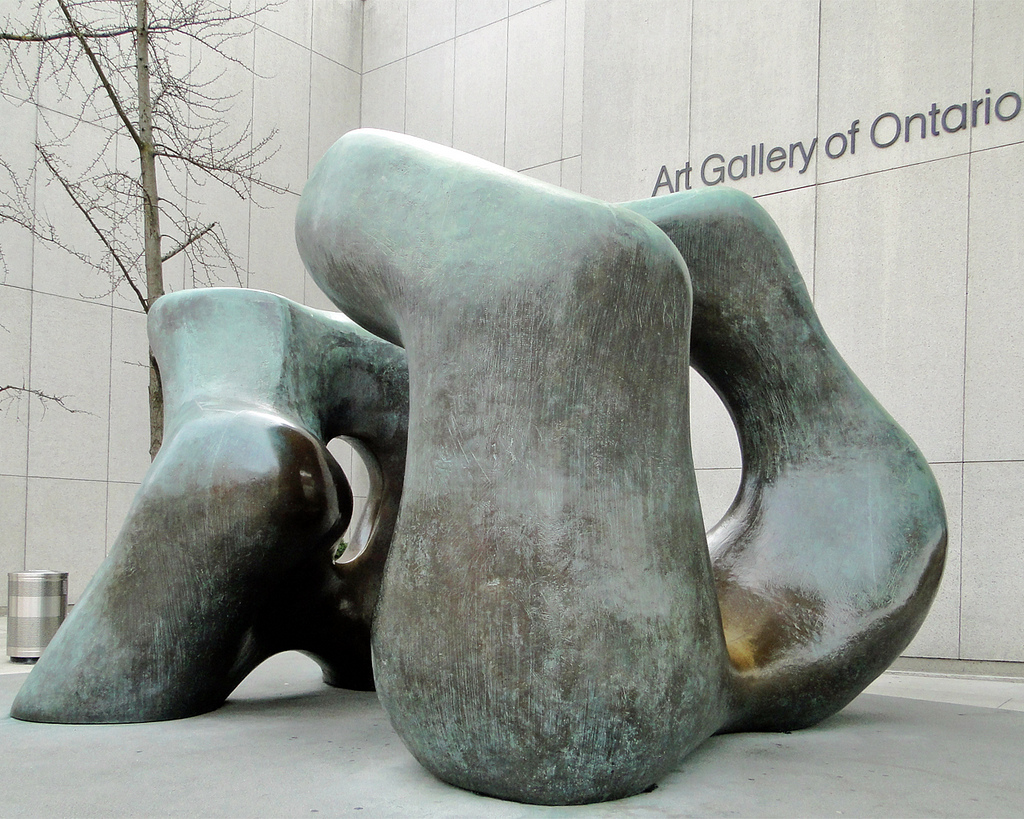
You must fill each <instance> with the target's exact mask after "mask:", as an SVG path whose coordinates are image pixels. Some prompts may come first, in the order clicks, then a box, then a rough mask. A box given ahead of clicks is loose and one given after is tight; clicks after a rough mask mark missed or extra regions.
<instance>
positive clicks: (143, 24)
mask: <svg viewBox="0 0 1024 819" xmlns="http://www.w3.org/2000/svg"><path fill="white" fill-rule="evenodd" d="M135 60H136V70H137V78H138V92H139V137H140V143H139V160H140V165H141V172H142V198H143V202H142V211H143V229H144V233H145V259H146V309H147V310H149V309H152V307H153V304H154V303H155V302H156V300H157V299H158V298H160V297H161V296H162V295H163V294H164V273H163V262H162V261H161V252H160V200H159V198H158V196H157V185H156V153H155V147H154V144H153V106H152V102H151V101H150V95H149V5H148V2H147V0H136V25H135ZM163 416H164V410H163V391H162V389H161V387H160V373H159V371H158V370H157V366H156V360H155V359H154V358H153V356H152V353H151V354H150V357H149V456H150V458H155V457H156V453H157V452H158V451H159V449H160V443H161V441H162V439H163Z"/></svg>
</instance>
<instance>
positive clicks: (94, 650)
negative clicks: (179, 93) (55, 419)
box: [13, 131, 946, 804]
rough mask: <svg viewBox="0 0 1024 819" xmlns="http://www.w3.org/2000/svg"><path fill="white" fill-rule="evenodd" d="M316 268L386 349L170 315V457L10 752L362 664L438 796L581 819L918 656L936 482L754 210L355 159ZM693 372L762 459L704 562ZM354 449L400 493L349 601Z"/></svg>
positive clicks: (316, 225) (935, 524)
mask: <svg viewBox="0 0 1024 819" xmlns="http://www.w3.org/2000/svg"><path fill="white" fill-rule="evenodd" d="M297 239H298V242H299V248H300V252H301V254H302V256H303V259H304V261H305V263H306V265H307V267H308V269H309V271H310V273H311V274H312V275H313V277H314V278H315V279H316V281H317V283H318V284H319V285H320V286H321V288H322V289H323V290H324V291H325V292H326V293H327V294H328V295H329V296H330V297H331V299H332V300H333V301H334V303H335V304H337V305H338V306H339V308H340V309H341V310H343V311H344V312H345V314H346V315H348V316H350V317H351V318H352V319H353V320H355V321H356V322H357V323H359V324H361V325H362V326H363V327H364V328H366V329H367V330H369V331H370V332H372V333H374V334H376V336H378V337H379V339H384V340H379V339H375V338H373V337H370V336H368V335H366V334H362V335H359V334H357V333H356V331H354V330H353V329H352V328H351V325H348V324H344V323H343V322H342V321H341V320H340V319H338V318H337V317H335V316H332V315H330V314H326V313H320V312H318V311H312V310H308V309H307V308H300V307H299V306H298V305H293V304H291V303H290V302H287V301H286V300H284V299H280V298H278V297H274V296H270V295H269V294H258V293H244V292H239V291H233V292H231V293H226V292H225V291H219V292H212V291H203V292H197V293H189V294H179V295H177V296H174V297H168V298H167V299H166V300H165V301H164V302H163V303H162V304H159V305H158V308H162V309H155V310H154V313H153V315H152V316H151V326H150V329H151V336H152V338H153V343H154V349H155V352H156V353H157V355H158V360H159V361H160V365H161V372H162V375H163V378H164V381H165V384H166V385H167V392H168V396H169V401H168V407H169V408H171V411H170V412H169V414H168V419H169V420H168V435H167V439H166V443H165V444H164V448H163V450H161V453H160V455H159V456H158V457H157V459H156V461H154V464H153V467H152V468H151V470H150V473H149V474H148V475H147V478H146V481H145V482H144V484H143V486H142V488H141V489H140V493H139V496H138V498H137V499H136V502H135V504H134V506H133V508H132V511H131V512H130V513H129V517H128V521H127V523H126V524H125V528H124V530H123V531H122V534H121V536H120V538H119V540H118V544H117V546H116V547H115V549H114V550H113V552H112V554H111V557H110V558H109V559H108V562H107V563H106V564H104V566H103V567H102V568H101V570H100V572H99V573H98V575H97V577H96V578H95V579H94V581H93V582H92V584H91V585H90V587H89V589H88V590H87V592H86V594H85V595H84V596H83V599H82V601H81V603H79V605H78V606H76V607H75V609H74V612H73V614H72V616H71V617H70V618H69V620H68V622H67V624H66V625H65V627H64V628H63V629H62V631H61V632H60V633H59V634H58V637H57V638H56V639H55V642H54V643H53V644H52V645H51V648H50V649H48V650H47V652H46V654H45V655H44V657H43V659H42V660H40V662H39V664H38V666H37V667H36V669H35V670H34V671H33V672H32V674H31V675H30V677H29V681H28V682H27V683H26V686H25V687H24V688H23V689H22V692H21V693H20V694H19V697H18V699H17V701H16V702H15V705H14V709H13V714H14V716H17V717H20V718H24V719H37V720H47V721H58V722H76V721H78V722H99V721H141V720H150V719H166V718H172V717H178V716H185V715H187V714H191V713H197V712H199V711H202V710H206V709H209V708H214V707H216V706H217V705H218V704H219V703H220V702H222V701H223V699H224V698H225V697H226V696H227V694H228V693H229V692H230V690H231V689H232V687H233V686H234V685H236V684H237V682H238V681H239V680H240V679H242V677H243V676H244V675H245V674H246V673H248V671H249V670H251V668H253V667H254V666H255V665H256V664H257V663H258V662H260V661H261V660H262V659H263V658H264V657H266V656H269V654H271V653H273V652H275V651H280V650H283V649H286V648H299V649H302V650H305V651H307V652H309V653H311V654H313V655H314V656H315V657H317V658H318V659H319V660H320V662H321V664H322V665H323V666H324V668H325V676H326V679H327V680H328V681H329V682H331V683H333V684H336V685H345V686H356V687H365V686H368V685H370V684H371V677H370V671H369V667H368V664H367V656H366V655H367V635H368V628H369V629H370V631H369V643H370V647H371V651H372V658H373V674H372V678H373V679H372V681H375V683H376V687H377V690H378V693H379V696H380V699H381V702H382V703H383V705H384V707H385V709H386V711H387V713H388V716H389V717H390V719H391V721H392V724H393V725H394V727H395V729H396V730H397V732H398V733H399V735H400V736H401V737H402V739H403V740H404V741H405V743H406V745H407V746H408V747H409V749H410V750H411V752H412V753H413V754H414V755H415V756H416V758H417V759H418V760H420V762H421V763H422V764H423V765H424V766H425V767H427V768H428V769H429V770H431V771H432V772H433V773H434V774H436V775H437V776H438V777H440V778H441V779H443V780H445V781H448V782H451V783H453V784H455V785H458V786H460V787H463V788H468V789H471V790H474V791H478V792H482V793H486V794H490V795H493V796H499V797H502V798H507V799H515V800H520V801H526V802H538V803H547V804H572V803H585V802H592V801H599V800H605V799H614V798H617V797H622V796H628V795H630V794H634V793H637V792H640V791H642V790H644V789H646V788H648V787H650V786H651V785H652V784H653V783H655V782H656V781H657V780H658V779H659V777H661V776H662V775H664V774H665V773H666V772H668V771H670V770H672V769H673V768H675V767H676V766H677V765H678V764H679V762H680V760H681V759H682V758H683V757H684V756H685V755H686V754H687V753H688V752H689V751H691V750H692V749H693V748H694V747H696V746H697V745H698V744H699V743H701V742H702V741H703V740H705V739H706V738H707V737H708V736H710V735H711V734H713V733H715V732H718V731H731V730H732V731H735V730H753V729H758V730H789V729H791V728H798V727H803V726H807V725H811V724H813V723H815V722H817V721H819V720H821V719H823V718H824V717H827V716H828V715H830V714H832V713H835V712H836V711H837V710H839V709H840V708H842V707H843V706H844V705H845V704H847V703H848V702H849V701H850V700H851V699H853V697H855V696H856V695H857V694H858V693H859V692H860V691H861V690H863V688H864V687H865V686H866V685H867V684H868V683H869V682H870V681H871V680H872V679H873V678H874V677H875V676H877V675H878V674H879V673H880V672H881V671H882V670H884V669H885V667H886V666H887V665H888V664H889V663H890V662H891V661H892V660H893V659H894V658H895V657H896V656H897V655H898V654H899V652H900V651H901V650H902V649H903V648H904V647H905V646H906V644H907V643H908V642H909V641H910V639H911V638H912V637H913V635H914V633H915V631H916V630H917V628H918V626H919V625H920V623H921V621H922V620H923V618H924V616H925V613H926V612H927V609H928V606H929V604H930V602H931V599H932V597H933V596H934V593H935V589H936V587H937V584H938V581H939V577H940V575H941V569H942V562H943V556H944V551H945V537H946V526H945V516H944V512H943V508H942V501H941V498H940V497H939V493H938V490H937V488H936V485H935V482H934V479H933V477H932V475H931V473H930V471H929V469H928V466H927V464H926V463H925V461H924V459H923V457H922V456H921V454H920V453H919V451H918V450H917V448H916V447H915V446H914V444H913V442H912V441H911V440H910V438H909V437H908V436H907V435H906V434H905V433H904V432H903V431H902V430H901V429H900V428H899V426H898V425H897V424H896V423H895V422H894V421H893V420H892V419H891V418H890V417H889V416H888V415H887V414H886V413H885V411H884V410H883V409H882V408H881V407H880V406H879V405H878V404H877V402H875V401H874V399H873V398H872V397H871V396H870V394H869V393H868V392H867V390H866V389H865V388H864V386H863V385H862V384H860V382H859V381H858V380H857V379H856V377H855V376H854V375H853V374H852V373H851V372H850V370H849V369H848V368H847V366H846V365H845V364H844V363H843V361H842V359H841V358H840V357H839V355H838V353H837V352H836V351H835V349H834V347H833V346H832V345H831V343H830V342H829V340H828V338H827V337H826V335H825V333H824V331H823V330H822V328H821V326H820V324H819V323H818V320H817V318H816V316H815V314H814V310H813V308H812V306H811V302H810V299H809V297H808V295H807V292H806V290H805V288H804V286H803V283H802V281H801V278H800V275H799V273H798V271H797V269H796V266H795V264H794V262H793V259H792V256H791V254H790V252H789V250H788V248H787V246H786V243H785V241H784V240H783V238H782V236H781V235H780V233H779V231H778V229H777V228H776V227H775V225H774V224H773V223H772V221H771V220H770V219H769V218H768V216H767V215H766V214H765V213H764V211H763V210H762V209H761V208H760V207H759V206H758V205H757V204H756V203H755V202H754V201H753V200H752V199H750V198H749V197H746V196H743V195H740V194H737V193H735V192H730V191H726V190H711V191H708V192H700V193H692V194H677V195H674V196H669V197H663V198H658V199H652V200H646V201H642V202H633V203H628V204H626V205H609V204H606V203H602V202H598V201H595V200H592V199H588V198H586V197H583V196H579V195H577V194H573V193H569V192H566V191H564V190H560V189H557V188H553V187H550V186H547V185H544V184H542V183H539V182H535V181H532V180H529V179H526V178H524V177H521V176H519V175H516V174H514V173H511V172H508V171H505V170H503V169H501V168H498V167H496V166H493V165H490V164H488V163H485V162H482V161H480V160H477V159H474V158H472V157H469V156H466V155H465V154H461V153H458V152H456V151H452V150H449V149H445V148H440V147H438V146H434V145H430V144H428V143H424V142H422V141H419V140H415V139H412V138H408V137H402V136H398V135H394V134H387V133H384V132H373V131H359V132H353V133H350V134H348V135H346V136H345V137H343V138H342V139H341V140H339V142H338V143H336V144H335V146H334V147H333V148H332V149H331V150H330V151H329V152H328V153H327V155H326V156H325V157H324V158H323V159H322V160H321V162H320V163H319V164H318V165H317V167H316V169H315V170H314V172H313V174H312V176H311V178H310V180H309V183H308V184H307V186H306V190H305V192H304V194H303V197H302V200H301V202H300V208H299V216H298V222H297ZM684 259H685V260H686V261H685V262H684V261H683V260H684ZM687 266H689V273H688V272H687ZM691 277H692V287H691ZM691 309H692V318H693V323H692V332H691V326H690V320H691ZM392 345H396V346H392ZM398 346H400V347H403V348H404V349H405V354H406V355H407V356H408V382H407V386H406V381H405V370H404V368H403V367H402V353H401V351H400V350H398V349H397V347H398ZM691 354H692V358H693V360H692V363H693V365H694V366H695V367H696V368H697V369H698V370H700V372H701V373H702V374H703V375H705V377H706V378H707V379H708V380H709V381H710V382H711V383H712V385H713V386H714V387H715V388H716V389H717V390H718V392H719V394H720V395H721V397H722V399H723V400H724V402H725V403H726V405H727V406H728V408H729V410H730V412H731V413H732V416H733V419H734V420H735V423H736V427H737V430H738V433H739V437H740V442H741V449H742V454H743V478H742V483H741V487H740V491H739V494H738V496H737V498H736V500H735V501H734V503H733V505H732V507H731V508H730V510H729V512H728V513H727V514H726V516H725V518H724V519H723V520H722V522H721V523H719V524H718V525H717V526H716V527H715V528H714V529H713V530H712V531H711V532H710V533H709V535H708V536H707V538H706V537H705V534H704V525H703V521H702V517H701V512H700V506H699V502H698V499H697V493H696V484H695V478H694V472H693V466H692V461H691V455H690V432H689V423H688V370H689V364H690V356H691ZM406 390H407V392H406ZM406 398H407V399H408V404H407V405H406V403H405V401H406ZM406 413H407V416H406ZM406 417H407V419H408V420H407V424H408V426H407V429H408V452H407V455H406V450H405V445H406V437H405V433H406V425H405V424H406ZM339 434H345V435H348V436H350V437H352V438H355V439H356V440H358V441H359V442H360V443H361V445H362V447H363V450H364V452H366V453H368V455H369V457H370V459H371V461H372V462H375V463H379V464H380V469H379V475H380V476H382V477H381V480H380V483H379V484H378V490H377V491H376V492H375V493H374V498H375V500H374V501H372V502H371V504H370V506H371V509H373V510H377V511H376V512H371V516H372V515H377V517H376V519H375V520H376V522H374V521H373V520H371V521H369V522H368V523H369V525H368V526H367V527H364V529H363V531H364V532H365V533H368V535H369V544H367V545H366V546H365V548H362V550H361V551H359V548H360V547H358V546H357V552H358V554H357V556H356V557H355V558H354V559H353V560H352V561H351V562H349V563H344V564H341V565H335V564H333V563H332V561H331V558H330V552H331V548H332V546H333V543H334V542H335V540H336V538H337V536H338V534H339V533H340V531H341V530H343V529H344V526H345V521H346V520H347V513H346V512H345V509H346V508H347V505H348V502H349V501H348V497H347V494H346V488H345V483H344V477H343V475H342V474H341V473H340V471H339V470H338V468H337V465H336V464H335V463H334V462H333V460H332V459H331V456H330V454H329V453H327V451H326V449H325V447H324V444H325V442H326V441H329V440H330V439H331V437H333V436H335V435H339ZM697 434H699V430H698V431H697ZM403 479H404V485H403ZM399 492H400V493H401V499H400V503H399V502H398V496H399ZM396 510H397V521H396V517H395V513H396ZM388 544H390V554H388V555H387V561H386V563H385V562H384V555H385V553H387V551H388ZM709 546H710V552H709ZM154 580H157V581H159V582H158V583H156V584H155V585H156V590H155V591H154V589H153V586H154V584H153V581H154ZM51 652H52V654H51ZM98 656H101V657H102V659H97V657H98ZM111 664H112V666H113V667H112V668H111V669H109V670H108V665H111Z"/></svg>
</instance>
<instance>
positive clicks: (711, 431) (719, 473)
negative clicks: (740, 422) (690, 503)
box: [690, 368, 742, 530]
mask: <svg viewBox="0 0 1024 819" xmlns="http://www.w3.org/2000/svg"><path fill="white" fill-rule="evenodd" d="M690 441H691V446H692V448H693V466H694V468H695V469H696V471H697V492H698V494H699V495H700V506H701V512H702V514H703V515H704V528H705V529H708V530H710V529H712V528H713V527H714V525H715V524H717V523H718V521H720V520H721V519H722V517H723V516H724V515H725V513H726V512H727V511H728V509H729V507H730V506H731V505H732V502H733V500H734V499H735V498H736V493H737V491H738V490H739V486H740V473H741V471H742V470H741V466H740V465H741V460H740V444H739V439H738V438H737V437H736V427H735V426H734V425H733V422H732V418H731V417H730V415H729V411H728V410H727V409H726V408H725V404H723V403H722V399H721V398H719V397H718V393H716V392H715V391H714V389H712V387H711V385H710V384H708V382H707V381H705V380H704V379H703V377H701V375H700V373H698V372H697V371H696V370H694V369H693V368H691V369H690Z"/></svg>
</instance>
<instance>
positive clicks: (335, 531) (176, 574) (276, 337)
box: [11, 289, 408, 722]
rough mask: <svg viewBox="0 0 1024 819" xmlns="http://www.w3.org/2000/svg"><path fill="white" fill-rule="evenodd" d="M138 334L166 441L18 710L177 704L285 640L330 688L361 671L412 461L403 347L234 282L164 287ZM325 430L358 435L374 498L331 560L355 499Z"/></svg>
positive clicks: (44, 712)
mask: <svg viewBox="0 0 1024 819" xmlns="http://www.w3.org/2000/svg"><path fill="white" fill-rule="evenodd" d="M149 331H150V335H151V341H150V343H151V345H152V348H153V351H154V354H155V355H156V357H157V360H158V361H159V363H160V369H161V379H162V381H163V386H164V402H165V411H166V415H165V418H166V422H165V434H164V443H163V446H162V447H161V449H160V452H159V453H158V455H157V457H156V459H155V460H154V461H153V464H152V466H151V467H150V469H149V471H148V472H147V474H146V478H145V480H144V481H143V483H142V485H141V486H140V488H139V491H138V494H137V495H136V497H135V501H134V503H133V504H132V507H131V509H130V510H129V512H128V517H127V520H126V521H125V524H124V526H123V527H122V529H121V532H120V534H119V536H118V538H117V541H116V542H115V543H114V545H113V547H112V549H111V552H110V555H109V556H108V557H107V559H106V561H105V562H104V563H103V564H102V565H101V567H100V569H99V571H98V572H97V573H96V575H95V576H94V577H93V579H92V581H91V582H90V583H89V586H88V588H87V589H86V591H85V593H84V594H83V595H82V598H81V600H80V601H79V602H78V604H77V605H76V606H75V607H74V608H73V609H72V612H71V615H70V616H69V617H68V619H67V620H66V621H65V623H64V625H63V626H62V627H61V629H60V631H58V632H57V635H56V636H55V637H54V639H53V641H52V642H51V643H50V645H49V646H48V647H47V650H46V651H45V652H44V654H43V656H42V657H41V658H40V660H39V662H38V663H37V665H36V667H35V668H34V669H33V671H32V673H31V674H30V675H29V677H28V679H27V681H26V683H25V685H24V686H23V687H22V689H21V690H20V691H19V692H18V696H17V698H16V699H15V701H14V705H13V708H12V711H11V713H12V715H13V716H15V717H18V718H20V719H27V720H37V721H44V722H146V721H152V720H162V719H176V718H180V717H188V716H192V715H194V714H199V713H202V712H204V711H209V710H211V709H213V708H216V707H218V706H219V705H221V704H222V703H223V702H224V700H225V699H226V698H227V696H228V694H230V693H231V691H232V690H233V689H234V688H235V686H237V685H238V683H239V682H241V681H242V679H244V678H245V676H246V675H247V674H248V673H249V672H250V671H252V669H254V668H255V667H256V666H257V665H259V664H260V663H261V662H263V660H265V659H266V658H267V657H270V656H271V655H273V654H276V653H278V652H280V651H285V650H288V649H297V650H302V651H305V652H307V653H309V654H310V655H311V656H312V657H314V659H316V660H317V661H318V662H319V663H320V664H321V666H323V668H324V678H325V679H326V680H327V681H328V682H330V683H332V684H334V685H340V686H345V687H349V688H360V689H370V688H372V687H373V676H372V673H371V670H370V663H369V629H370V618H371V616H372V612H373V608H374V606H375V604H376V595H377V590H378V587H379V583H380V574H381V570H382V568H383V562H384V557H385V556H386V550H387V545H388V541H389V540H390V537H391V531H392V529H393V526H394V520H395V516H396V514H397V509H398V499H399V497H400V495H401V484H402V471H403V463H404V460H405V432H406V426H407V420H406V406H407V404H406V401H407V395H408V387H407V380H406V379H407V375H406V367H405V356H404V354H403V353H402V351H401V350H399V349H397V348H395V347H394V346H392V345H391V344H388V343H386V342H384V341H381V340H380V339H377V338H373V337H372V336H370V335H369V334H368V333H365V332H363V331H360V330H357V329H356V328H355V327H353V325H352V324H351V323H349V322H343V321H341V320H339V319H338V317H337V316H334V315H331V314H328V313H322V312H320V311H317V310H310V309H309V308H305V307H301V306H300V305H297V304H294V303H292V302H290V301H288V300H287V299H283V298H281V297H279V296H273V295H270V294H269V293H260V292H258V291H247V290H238V289H224V290H192V291H186V292H182V293H176V294H173V295H169V296H165V297H164V298H163V299H161V300H160V301H159V302H158V303H157V304H156V305H155V306H154V308H153V310H152V312H151V313H150V316H149ZM337 435H347V436H351V437H352V439H353V440H354V441H356V442H357V445H359V446H360V447H361V451H362V452H363V454H364V458H365V460H366V461H367V463H368V464H369V465H371V470H370V472H371V480H372V481H373V482H374V483H376V485H377V491H376V492H375V496H376V497H377V499H378V502H377V503H375V504H374V505H373V506H372V507H370V508H368V509H367V513H368V514H369V515H370V516H372V517H373V518H374V520H373V521H372V524H373V526H372V527H371V526H369V525H366V526H360V527H359V529H358V533H357V538H356V539H354V540H353V543H352V544H351V551H352V552H353V553H354V554H355V555H356V556H355V557H354V559H351V560H350V561H349V562H346V563H340V564H335V563H334V560H333V555H334V546H335V543H336V542H337V541H338V539H339V538H340V537H341V535H342V534H343V533H344V531H345V527H346V526H347V525H348V523H349V518H350V515H351V511H352V496H351V492H350V490H349V487H348V482H347V481H346V480H345V476H344V474H343V473H342V471H341V468H340V467H339V465H338V463H337V462H336V461H335V459H334V457H333V456H332V455H331V454H330V453H329V452H328V451H327V449H326V447H325V445H324V442H325V441H330V440H331V439H332V438H333V437H335V436H337ZM368 523H369V522H368ZM371 528H372V533H371ZM368 534H369V537H367V535H368Z"/></svg>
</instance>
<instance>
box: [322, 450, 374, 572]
mask: <svg viewBox="0 0 1024 819" xmlns="http://www.w3.org/2000/svg"><path fill="white" fill-rule="evenodd" d="M327 449H328V451H329V452H330V453H331V454H332V455H333V456H334V457H335V459H336V460H337V461H338V463H339V464H340V465H341V469H342V471H343V472H344V473H345V477H346V478H348V483H349V486H350V487H351V488H352V520H351V521H349V524H348V528H347V529H346V530H345V534H344V535H342V540H344V544H339V547H341V546H343V547H344V548H343V550H342V551H341V554H340V555H338V556H337V558H336V559H337V560H338V561H339V562H341V563H349V562H351V561H353V560H355V559H356V558H358V557H359V555H361V554H362V553H363V550H364V549H365V548H366V543H367V541H368V540H369V537H370V532H371V531H372V528H373V519H374V514H375V508H376V499H377V498H378V497H379V495H380V486H381V477H380V468H379V467H378V466H377V461H376V459H375V458H374V457H373V456H372V455H371V454H370V453H369V452H368V451H367V450H366V448H365V447H363V446H362V444H360V443H359V442H358V441H356V440H354V439H352V438H334V439H333V440H332V441H330V442H329V443H328V444H327Z"/></svg>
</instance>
